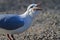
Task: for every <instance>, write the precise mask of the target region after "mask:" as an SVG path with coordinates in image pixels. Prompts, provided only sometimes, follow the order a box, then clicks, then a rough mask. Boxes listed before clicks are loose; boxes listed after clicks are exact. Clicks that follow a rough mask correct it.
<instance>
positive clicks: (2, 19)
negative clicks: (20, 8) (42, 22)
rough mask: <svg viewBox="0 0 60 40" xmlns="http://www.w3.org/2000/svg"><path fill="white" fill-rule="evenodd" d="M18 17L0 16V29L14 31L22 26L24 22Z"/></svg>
mask: <svg viewBox="0 0 60 40" xmlns="http://www.w3.org/2000/svg"><path fill="white" fill-rule="evenodd" d="M21 19H22V18H20V17H19V16H18V15H0V28H2V29H6V30H15V29H17V28H20V27H22V26H24V21H23V20H21Z"/></svg>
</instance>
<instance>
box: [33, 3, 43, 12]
mask: <svg viewBox="0 0 60 40" xmlns="http://www.w3.org/2000/svg"><path fill="white" fill-rule="evenodd" d="M33 10H40V11H42V10H43V9H42V8H41V5H39V4H37V6H36V7H34V8H33Z"/></svg>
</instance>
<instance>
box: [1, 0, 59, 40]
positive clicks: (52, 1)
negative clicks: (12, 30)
mask: <svg viewBox="0 0 60 40" xmlns="http://www.w3.org/2000/svg"><path fill="white" fill-rule="evenodd" d="M32 3H41V6H42V8H43V9H44V11H43V12H42V13H41V14H39V15H38V16H37V17H36V18H35V19H34V21H33V24H32V25H31V27H30V28H29V29H28V30H27V31H25V32H23V33H21V34H14V38H15V39H16V40H60V0H0V14H22V13H24V12H25V11H26V9H27V7H28V5H30V4H32ZM0 40H8V38H7V37H6V35H3V34H0Z"/></svg>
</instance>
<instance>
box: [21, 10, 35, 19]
mask: <svg viewBox="0 0 60 40" xmlns="http://www.w3.org/2000/svg"><path fill="white" fill-rule="evenodd" d="M21 16H22V17H31V18H34V14H33V13H32V12H29V11H26V12H25V13H24V14H22V15H21Z"/></svg>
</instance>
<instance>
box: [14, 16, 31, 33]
mask: <svg viewBox="0 0 60 40" xmlns="http://www.w3.org/2000/svg"><path fill="white" fill-rule="evenodd" d="M23 20H24V26H22V27H20V28H18V29H16V30H13V31H14V32H13V33H22V32H24V31H25V30H27V29H28V28H29V27H30V25H31V23H32V19H31V18H30V17H26V18H24V19H23Z"/></svg>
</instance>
